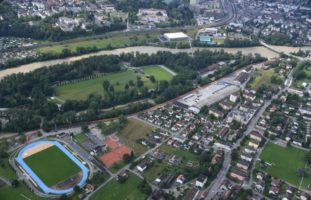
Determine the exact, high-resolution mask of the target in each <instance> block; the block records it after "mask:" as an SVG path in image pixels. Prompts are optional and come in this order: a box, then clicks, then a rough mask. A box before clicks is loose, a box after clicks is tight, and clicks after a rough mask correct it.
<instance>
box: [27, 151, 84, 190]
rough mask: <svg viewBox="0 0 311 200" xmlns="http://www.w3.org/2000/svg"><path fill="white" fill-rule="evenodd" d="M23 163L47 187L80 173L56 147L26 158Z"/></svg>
mask: <svg viewBox="0 0 311 200" xmlns="http://www.w3.org/2000/svg"><path fill="white" fill-rule="evenodd" d="M24 162H25V163H26V164H27V165H28V166H29V167H30V168H31V169H32V171H33V172H34V173H36V174H37V176H38V177H39V178H40V179H41V180H42V181H43V182H44V183H45V184H46V185H47V186H49V187H51V186H53V185H56V184H57V183H59V182H61V181H65V180H66V179H68V178H70V177H72V176H73V175H76V174H77V173H79V172H80V171H81V169H80V168H79V166H77V165H76V164H75V163H74V162H73V161H72V160H71V159H70V158H69V157H68V156H67V155H66V154H64V152H62V151H61V150H60V149H59V148H58V147H57V146H51V147H49V148H47V149H45V150H43V151H40V152H38V153H36V154H33V155H31V156H29V157H26V158H25V159H24Z"/></svg>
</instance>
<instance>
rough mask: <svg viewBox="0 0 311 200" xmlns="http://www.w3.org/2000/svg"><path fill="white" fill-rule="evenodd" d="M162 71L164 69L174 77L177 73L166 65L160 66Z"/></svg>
mask: <svg viewBox="0 0 311 200" xmlns="http://www.w3.org/2000/svg"><path fill="white" fill-rule="evenodd" d="M159 66H160V67H161V68H162V69H164V70H165V71H167V72H168V73H170V74H171V75H173V76H176V75H177V73H176V72H174V71H173V70H171V69H169V68H168V67H166V66H164V65H159Z"/></svg>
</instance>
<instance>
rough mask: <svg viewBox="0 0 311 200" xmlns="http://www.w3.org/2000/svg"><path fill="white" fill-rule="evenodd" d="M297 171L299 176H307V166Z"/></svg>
mask: <svg viewBox="0 0 311 200" xmlns="http://www.w3.org/2000/svg"><path fill="white" fill-rule="evenodd" d="M297 173H298V176H299V177H305V176H306V175H307V171H306V169H305V168H299V169H298V171H297Z"/></svg>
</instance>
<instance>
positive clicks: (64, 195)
mask: <svg viewBox="0 0 311 200" xmlns="http://www.w3.org/2000/svg"><path fill="white" fill-rule="evenodd" d="M59 199H60V200H67V199H68V197H67V195H66V194H62V196H60V198H59Z"/></svg>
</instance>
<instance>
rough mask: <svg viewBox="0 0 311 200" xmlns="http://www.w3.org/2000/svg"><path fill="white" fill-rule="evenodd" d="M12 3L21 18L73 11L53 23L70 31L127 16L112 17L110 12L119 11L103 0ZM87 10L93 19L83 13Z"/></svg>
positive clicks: (123, 18)
mask: <svg viewBox="0 0 311 200" xmlns="http://www.w3.org/2000/svg"><path fill="white" fill-rule="evenodd" d="M10 3H11V4H12V5H13V6H14V7H16V8H17V14H18V17H19V18H22V17H25V18H27V17H29V16H31V17H40V18H41V19H45V18H47V17H52V16H55V15H61V14H63V13H71V15H65V14H63V15H61V16H60V17H58V20H57V21H56V22H55V23H54V24H53V27H59V28H60V29H61V30H63V31H66V32H70V31H73V30H74V29H75V28H78V27H79V28H81V29H84V30H87V31H91V30H89V29H90V27H91V26H92V25H94V24H96V25H110V24H111V23H113V21H114V20H116V19H115V17H116V18H117V19H118V20H121V21H124V20H125V18H126V16H125V15H124V16H123V15H119V16H117V15H116V16H114V17H110V14H109V13H121V12H117V11H116V9H115V8H114V5H112V4H107V2H101V1H75V0H34V1H31V2H27V1H18V0H13V1H10ZM84 11H87V12H88V13H91V14H92V16H94V17H93V18H92V20H90V18H89V19H87V18H85V16H84V15H83V14H81V13H83V12H84ZM29 24H30V25H34V24H36V22H34V21H29Z"/></svg>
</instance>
